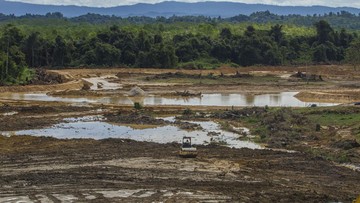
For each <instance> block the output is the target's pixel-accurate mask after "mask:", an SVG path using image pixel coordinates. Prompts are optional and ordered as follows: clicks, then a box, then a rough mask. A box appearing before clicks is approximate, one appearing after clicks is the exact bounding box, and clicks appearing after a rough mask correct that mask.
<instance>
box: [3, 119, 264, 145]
mask: <svg viewBox="0 0 360 203" xmlns="http://www.w3.org/2000/svg"><path fill="white" fill-rule="evenodd" d="M99 119H100V120H101V118H99V117H83V118H76V119H73V118H72V119H65V120H64V121H65V122H64V123H60V124H56V125H54V126H52V127H50V128H45V129H36V130H23V131H16V132H0V134H1V135H4V136H7V135H9V134H15V135H32V136H51V137H55V138H59V139H72V138H92V139H105V138H122V139H132V140H136V141H147V142H156V143H171V142H177V143H181V141H182V137H183V136H190V137H193V139H192V142H193V144H197V145H202V144H209V143H210V142H218V143H221V144H224V145H226V146H229V147H234V148H250V149H262V147H261V146H260V145H258V144H255V143H253V142H250V141H242V140H239V135H238V134H235V133H232V132H226V131H222V130H220V126H219V124H217V123H214V122H211V121H207V122H192V123H197V124H199V125H201V126H202V127H203V129H204V130H196V131H191V132H188V131H186V130H182V129H179V128H178V127H176V126H173V125H167V126H161V127H156V128H147V129H134V128H132V127H128V126H122V125H113V124H109V123H106V122H104V121H99ZM167 119H171V118H167ZM210 132H215V133H216V134H217V136H208V133H210Z"/></svg>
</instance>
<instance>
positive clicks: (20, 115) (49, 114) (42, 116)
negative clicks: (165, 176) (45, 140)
mask: <svg viewBox="0 0 360 203" xmlns="http://www.w3.org/2000/svg"><path fill="white" fill-rule="evenodd" d="M92 114H99V112H97V111H96V108H94V107H77V106H47V105H43V106H40V105H28V106H17V105H13V104H5V105H2V106H0V123H1V125H0V131H15V130H24V129H39V128H42V127H49V126H51V125H53V124H56V123H59V122H60V121H61V120H62V119H63V118H66V117H72V116H75V117H76V116H81V115H92Z"/></svg>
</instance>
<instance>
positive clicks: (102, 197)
mask: <svg viewBox="0 0 360 203" xmlns="http://www.w3.org/2000/svg"><path fill="white" fill-rule="evenodd" d="M198 148H199V156H198V158H196V159H182V158H179V157H178V156H177V151H178V149H179V145H178V144H163V145H161V144H155V143H146V142H135V141H130V140H118V139H107V140H101V141H94V140H56V139H52V138H35V137H23V136H21V137H17V136H13V137H11V138H1V150H0V162H1V165H2V167H1V169H0V175H1V179H0V183H1V184H0V185H1V192H0V200H2V201H6V200H7V199H6V198H8V199H10V198H9V197H12V196H14V198H18V199H23V200H31V201H34V202H37V201H41V200H50V201H53V202H60V201H61V200H62V201H64V200H66V199H67V200H72V201H74V202H124V201H128V202H153V201H166V202H202V201H203V202H206V201H213V200H216V201H224V202H240V201H241V202H330V201H334V202H340V201H341V202H351V201H352V200H354V199H355V198H356V196H357V195H358V194H359V190H358V184H359V182H360V175H359V173H358V172H355V171H352V170H349V169H346V168H344V167H339V166H335V165H334V164H332V163H329V162H327V161H325V160H322V159H320V158H314V157H308V156H306V155H304V154H302V153H286V152H274V151H270V150H249V149H230V148H227V147H218V146H207V147H205V146H199V147H198ZM2 197H6V198H2Z"/></svg>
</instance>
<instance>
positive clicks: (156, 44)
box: [0, 21, 357, 83]
mask: <svg viewBox="0 0 360 203" xmlns="http://www.w3.org/2000/svg"><path fill="white" fill-rule="evenodd" d="M314 26H315V28H316V34H315V35H313V36H295V37H294V36H287V35H286V34H285V33H284V32H283V27H282V25H279V24H277V25H274V26H271V28H270V29H269V30H257V29H255V28H254V27H253V26H248V27H247V28H246V30H245V31H244V32H241V33H233V32H232V31H231V30H230V29H229V28H222V29H221V30H219V33H220V34H218V35H217V36H216V37H209V36H208V35H207V33H203V34H196V35H194V34H192V33H187V32H184V33H182V34H174V35H170V36H169V33H167V32H162V31H161V30H160V31H159V30H156V31H153V32H148V31H147V30H146V29H137V30H135V31H131V30H124V29H121V28H120V27H118V26H116V25H114V26H111V27H109V28H108V29H106V30H101V31H98V32H96V33H92V34H91V35H89V36H84V37H80V38H76V39H74V38H73V37H72V36H69V35H56V37H55V38H47V37H44V36H43V34H41V33H40V32H32V33H26V31H25V30H21V29H20V28H19V27H17V26H14V25H11V24H9V25H6V26H5V27H3V28H2V30H1V31H0V33H1V34H0V44H1V49H0V73H1V77H0V82H1V83H18V82H26V81H27V80H28V79H29V78H28V77H29V74H28V71H27V67H30V68H33V67H53V68H63V67H69V66H72V67H79V66H87V67H89V66H96V67H108V66H127V67H145V68H146V67H155V68H175V67H184V68H209V67H213V66H214V64H224V63H227V64H232V65H234V66H238V65H240V66H251V65H285V64H314V63H316V64H318V63H339V62H341V61H343V60H344V59H345V56H346V54H345V53H346V50H349V49H350V48H352V50H354V47H355V48H357V47H356V46H355V45H353V44H354V43H353V41H354V39H356V38H357V36H356V34H352V33H348V32H347V31H346V30H345V29H342V30H341V31H335V30H334V29H333V28H332V27H331V26H330V25H329V24H328V23H327V22H326V21H319V22H317V23H315V25H314ZM54 32H55V33H56V30H54Z"/></svg>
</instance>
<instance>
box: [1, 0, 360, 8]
mask: <svg viewBox="0 0 360 203" xmlns="http://www.w3.org/2000/svg"><path fill="white" fill-rule="evenodd" d="M8 1H19V2H26V3H35V4H51V5H78V6H91V7H112V6H121V5H132V4H137V3H158V2H161V1H162V0H150V1H149V0H147V1H145V0H101V1H99V0H8ZM178 1H182V2H198V1H206V0H178ZM216 1H232V2H242V3H261V4H273V5H284V6H285V5H290V6H311V5H323V6H331V7H343V6H345V7H357V8H360V1H359V0H302V1H299V0H216Z"/></svg>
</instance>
